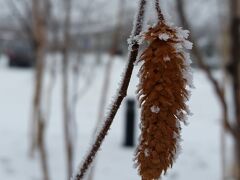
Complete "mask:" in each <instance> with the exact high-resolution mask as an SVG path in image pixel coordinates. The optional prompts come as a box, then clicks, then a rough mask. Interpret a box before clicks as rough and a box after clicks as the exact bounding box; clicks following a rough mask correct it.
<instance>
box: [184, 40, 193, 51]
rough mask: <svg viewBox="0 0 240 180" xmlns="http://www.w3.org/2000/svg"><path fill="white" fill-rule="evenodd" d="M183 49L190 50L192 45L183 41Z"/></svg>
mask: <svg viewBox="0 0 240 180" xmlns="http://www.w3.org/2000/svg"><path fill="white" fill-rule="evenodd" d="M183 47H185V48H186V49H192V47H193V43H192V42H190V41H188V40H185V41H183Z"/></svg>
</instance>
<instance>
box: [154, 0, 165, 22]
mask: <svg viewBox="0 0 240 180" xmlns="http://www.w3.org/2000/svg"><path fill="white" fill-rule="evenodd" d="M155 9H156V12H157V15H158V20H159V21H164V16H163V14H162V11H161V8H160V5H159V0H155Z"/></svg>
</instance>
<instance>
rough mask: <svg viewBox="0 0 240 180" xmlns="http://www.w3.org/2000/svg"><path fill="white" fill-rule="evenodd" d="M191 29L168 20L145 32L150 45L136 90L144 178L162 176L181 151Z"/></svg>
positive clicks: (138, 160) (140, 166)
mask: <svg viewBox="0 0 240 180" xmlns="http://www.w3.org/2000/svg"><path fill="white" fill-rule="evenodd" d="M188 34H189V32H188V31H186V30H182V29H181V28H174V27H172V26H170V25H167V24H166V23H165V22H162V23H159V24H157V25H156V26H154V27H152V28H150V29H149V30H148V31H147V32H146V33H145V34H144V40H145V41H147V43H148V47H147V48H146V50H145V51H144V52H143V53H142V55H141V56H140V60H139V62H141V63H142V66H141V68H140V71H139V78H140V83H139V86H138V90H137V94H138V99H139V104H140V107H141V131H142V132H141V136H140V144H139V146H138V148H137V152H136V157H135V158H136V165H137V167H138V170H139V173H140V175H141V177H142V179H143V180H155V179H159V178H160V176H161V174H162V173H166V171H167V169H168V168H169V167H171V166H172V164H173V162H174V160H175V159H176V155H177V154H178V151H179V140H180V130H181V127H180V122H181V121H182V122H185V119H186V115H187V114H189V110H188V107H187V105H186V101H187V100H188V98H189V91H188V88H189V87H191V80H192V79H191V72H190V59H189V55H188V54H187V53H185V52H184V50H185V49H191V46H192V44H191V43H190V42H189V41H187V40H186V38H187V37H188Z"/></svg>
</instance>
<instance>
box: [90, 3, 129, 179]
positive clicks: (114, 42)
mask: <svg viewBox="0 0 240 180" xmlns="http://www.w3.org/2000/svg"><path fill="white" fill-rule="evenodd" d="M124 4H125V0H119V7H118V9H119V12H118V13H117V24H116V28H115V31H114V34H113V37H112V45H111V48H110V49H109V59H108V61H107V64H106V69H105V74H104V80H103V86H102V92H101V96H100V103H99V110H98V117H97V123H96V127H95V129H94V133H93V137H94V138H95V136H96V131H97V127H99V125H100V124H101V123H102V121H103V118H104V109H105V106H106V101H107V97H108V91H109V86H110V78H111V74H112V65H113V60H114V56H115V55H116V53H117V51H118V50H119V49H118V48H119V38H120V35H121V27H122V20H123V16H124ZM95 165H96V163H94V164H93V165H92V167H91V169H90V172H89V176H88V180H93V176H94V169H95Z"/></svg>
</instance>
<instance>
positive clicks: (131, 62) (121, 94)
mask: <svg viewBox="0 0 240 180" xmlns="http://www.w3.org/2000/svg"><path fill="white" fill-rule="evenodd" d="M145 5H146V0H141V1H140V6H139V12H138V16H137V20H136V24H135V26H136V27H135V29H134V33H133V35H134V36H137V35H139V34H140V32H141V31H142V25H143V18H144V14H145ZM133 43H134V44H133V46H132V50H131V52H130V54H129V60H128V66H127V68H126V71H125V74H124V78H123V82H122V84H121V86H120V89H119V91H118V92H117V97H116V99H115V101H114V103H113V105H112V107H111V110H110V113H109V115H108V116H107V118H106V121H105V123H104V125H103V127H102V129H101V130H100V132H99V134H98V135H97V138H96V140H95V142H94V144H93V145H92V147H91V150H90V152H89V154H88V155H87V156H86V158H85V160H84V161H83V164H82V166H81V167H80V169H79V172H78V174H77V175H76V176H75V180H81V179H83V177H84V175H85V173H86V171H87V170H88V168H89V166H90V165H91V163H92V162H93V159H94V158H95V156H96V153H97V152H98V150H99V148H100V146H101V145H102V142H103V140H104V139H105V137H106V135H107V132H108V130H109V129H110V126H111V124H112V122H113V119H114V117H115V115H116V113H117V111H118V109H119V107H120V105H121V103H122V101H123V99H124V98H125V97H126V95H127V89H128V86H129V82H130V79H131V76H132V71H133V67H134V63H135V61H136V58H137V56H138V51H139V45H138V44H137V42H133Z"/></svg>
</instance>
